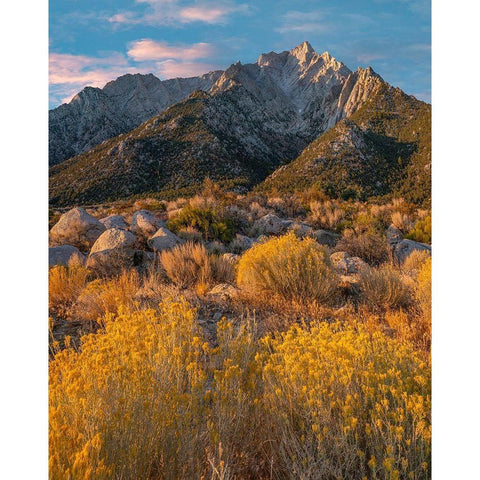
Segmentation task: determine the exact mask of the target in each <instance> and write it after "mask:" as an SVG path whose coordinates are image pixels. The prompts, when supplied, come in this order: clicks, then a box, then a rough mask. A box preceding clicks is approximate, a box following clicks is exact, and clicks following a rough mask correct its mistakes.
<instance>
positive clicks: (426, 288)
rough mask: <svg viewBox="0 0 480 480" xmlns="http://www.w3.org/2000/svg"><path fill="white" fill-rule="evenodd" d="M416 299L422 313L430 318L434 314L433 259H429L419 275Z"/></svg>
mask: <svg viewBox="0 0 480 480" xmlns="http://www.w3.org/2000/svg"><path fill="white" fill-rule="evenodd" d="M415 299H416V301H417V303H418V305H419V307H420V310H421V311H422V313H423V314H424V315H425V316H426V317H428V318H430V317H431V314H432V259H431V257H429V258H427V259H426V260H425V262H424V263H423V265H422V266H421V267H420V270H419V272H418V275H417V285H416V287H415Z"/></svg>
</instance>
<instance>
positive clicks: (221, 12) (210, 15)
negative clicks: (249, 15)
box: [180, 7, 229, 23]
mask: <svg viewBox="0 0 480 480" xmlns="http://www.w3.org/2000/svg"><path fill="white" fill-rule="evenodd" d="M227 13H229V10H228V9H225V8H224V9H221V8H208V7H189V8H183V9H182V10H180V21H182V22H183V23H190V22H196V21H200V22H205V23H219V22H221V21H222V20H223V18H224V17H225V15H227Z"/></svg>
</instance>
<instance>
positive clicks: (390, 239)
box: [385, 223, 403, 248]
mask: <svg viewBox="0 0 480 480" xmlns="http://www.w3.org/2000/svg"><path fill="white" fill-rule="evenodd" d="M385 238H386V239H387V243H388V244H389V245H390V247H392V248H393V247H394V246H395V245H397V243H400V242H401V241H402V240H403V233H402V231H401V230H400V229H399V228H397V227H396V226H395V225H393V223H392V225H390V226H389V227H388V228H387V230H386V231H385Z"/></svg>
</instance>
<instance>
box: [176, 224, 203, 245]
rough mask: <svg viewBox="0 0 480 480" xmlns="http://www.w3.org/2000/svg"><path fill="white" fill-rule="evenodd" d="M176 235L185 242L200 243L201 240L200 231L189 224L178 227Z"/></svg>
mask: <svg viewBox="0 0 480 480" xmlns="http://www.w3.org/2000/svg"><path fill="white" fill-rule="evenodd" d="M177 235H178V236H179V237H180V238H182V239H183V240H185V241H187V242H195V243H200V242H202V241H203V236H202V233H201V232H199V231H198V230H197V229H196V228H194V227H190V226H188V227H185V228H182V229H180V230H179V231H178V232H177Z"/></svg>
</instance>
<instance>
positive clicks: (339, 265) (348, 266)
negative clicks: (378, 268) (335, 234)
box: [330, 252, 368, 275]
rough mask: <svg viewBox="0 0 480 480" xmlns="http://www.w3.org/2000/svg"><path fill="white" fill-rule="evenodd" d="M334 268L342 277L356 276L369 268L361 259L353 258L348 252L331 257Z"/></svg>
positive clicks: (336, 253) (337, 253) (334, 254)
mask: <svg viewBox="0 0 480 480" xmlns="http://www.w3.org/2000/svg"><path fill="white" fill-rule="evenodd" d="M330 261H331V262H332V265H333V268H334V269H335V271H336V272H337V273H339V274H340V275H354V274H356V273H359V272H360V270H362V269H364V268H366V267H368V264H367V263H366V262H364V261H363V260H362V259H361V258H360V257H352V256H351V255H350V254H349V253H347V252H335V253H332V254H331V255H330Z"/></svg>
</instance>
